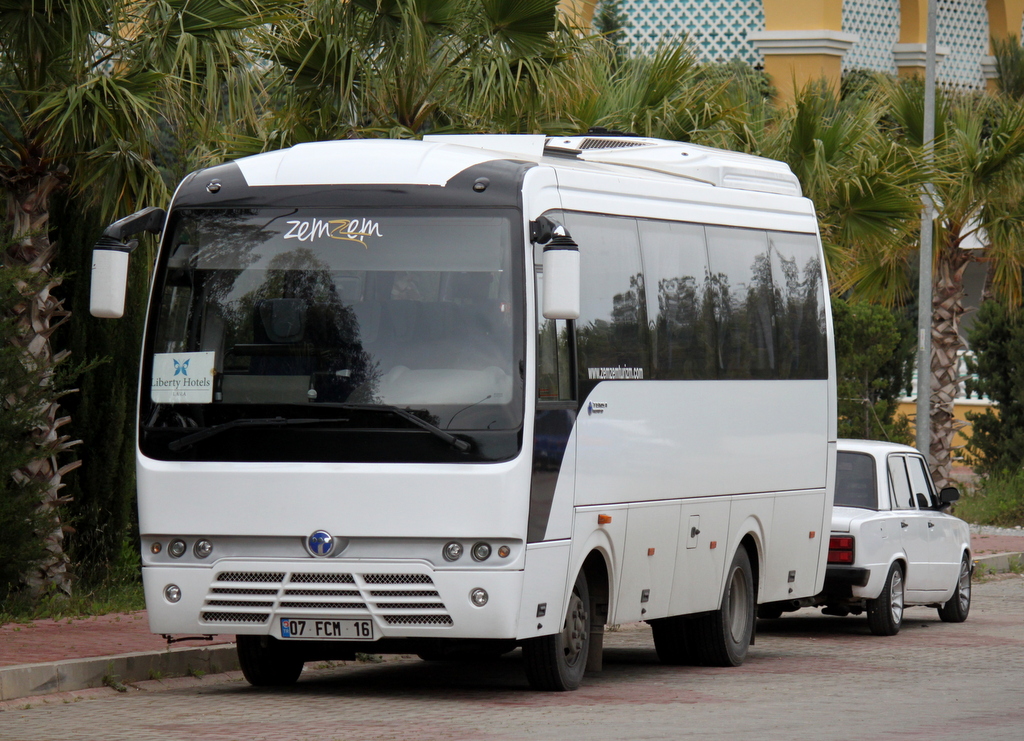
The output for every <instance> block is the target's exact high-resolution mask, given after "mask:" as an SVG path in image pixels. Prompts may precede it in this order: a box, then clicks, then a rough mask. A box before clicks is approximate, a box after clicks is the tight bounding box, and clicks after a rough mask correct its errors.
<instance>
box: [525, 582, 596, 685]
mask: <svg viewBox="0 0 1024 741" xmlns="http://www.w3.org/2000/svg"><path fill="white" fill-rule="evenodd" d="M592 614H593V611H592V609H591V605H590V590H589V589H588V588H587V577H586V574H584V573H583V572H582V571H581V572H580V574H579V576H577V577H576V583H575V584H574V585H573V588H572V594H571V595H569V605H568V606H567V608H566V610H565V619H564V620H563V621H562V629H561V630H560V631H559V632H558V633H555V634H554V635H547V636H540V637H538V638H531V639H529V640H527V641H524V642H523V663H524V665H525V667H526V678H527V679H528V680H529V682H530V686H531V687H532V688H533V689H535V690H540V691H543V692H566V691H570V690H574V689H576V688H577V687H579V686H580V682H581V681H582V679H583V673H584V671H586V668H587V654H588V653H589V651H590V621H591V615H592Z"/></svg>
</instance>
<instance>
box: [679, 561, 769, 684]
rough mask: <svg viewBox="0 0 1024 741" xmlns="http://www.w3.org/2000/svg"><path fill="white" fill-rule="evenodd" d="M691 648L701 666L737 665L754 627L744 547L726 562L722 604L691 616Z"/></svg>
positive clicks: (751, 578) (751, 585)
mask: <svg viewBox="0 0 1024 741" xmlns="http://www.w3.org/2000/svg"><path fill="white" fill-rule="evenodd" d="M691 625H692V629H693V639H692V641H691V643H690V648H691V650H692V652H693V656H694V659H695V660H696V663H697V664H699V665H701V666H739V665H740V664H742V663H743V660H744V659H746V658H747V649H748V648H750V638H751V636H752V634H753V631H754V576H753V570H752V569H751V567H750V557H749V556H748V555H747V550H746V549H745V548H740V549H739V550H738V551H736V555H735V556H734V557H733V559H732V565H730V566H729V571H728V577H727V579H726V582H725V594H723V595H722V606H721V607H720V608H719V609H717V610H715V611H714V612H709V613H705V614H703V615H697V616H695V617H693V618H692V623H691Z"/></svg>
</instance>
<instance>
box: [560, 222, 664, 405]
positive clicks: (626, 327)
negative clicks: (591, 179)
mask: <svg viewBox="0 0 1024 741" xmlns="http://www.w3.org/2000/svg"><path fill="white" fill-rule="evenodd" d="M565 226H566V228H568V230H569V232H570V234H572V236H573V239H574V240H575V241H576V243H577V244H579V246H580V318H579V319H578V320H577V322H576V342H577V350H578V358H579V367H580V370H579V372H580V384H581V385H580V396H581V398H586V396H587V393H588V392H589V391H590V389H591V388H593V386H595V385H596V384H597V383H598V382H599V381H601V380H603V379H604V378H611V377H615V378H618V379H627V380H628V379H635V378H637V376H638V375H639V376H640V377H642V378H649V377H650V361H649V358H650V352H649V349H648V342H649V332H648V326H647V306H646V303H647V299H646V288H645V284H644V273H643V266H642V264H641V261H640V245H639V241H638V239H637V224H636V219H631V218H622V217H616V216H595V215H593V214H580V213H566V214H565ZM619 369H621V371H620V370H619ZM609 374H613V375H609ZM614 374H617V375H614Z"/></svg>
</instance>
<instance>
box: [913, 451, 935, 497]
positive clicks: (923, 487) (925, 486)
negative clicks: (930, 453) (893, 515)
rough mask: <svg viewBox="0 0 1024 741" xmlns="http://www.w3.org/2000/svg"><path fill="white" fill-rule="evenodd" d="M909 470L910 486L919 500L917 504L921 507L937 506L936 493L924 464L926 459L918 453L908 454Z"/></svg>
mask: <svg viewBox="0 0 1024 741" xmlns="http://www.w3.org/2000/svg"><path fill="white" fill-rule="evenodd" d="M906 461H907V471H909V473H910V487H911V490H912V491H913V492H914V498H915V499H916V500H917V506H918V507H919V508H921V509H928V508H934V507H935V504H936V502H935V493H934V492H933V491H932V487H931V479H930V477H929V476H928V471H927V469H926V468H925V465H924V459H923V458H918V457H917V456H916V455H908V456H907V458H906Z"/></svg>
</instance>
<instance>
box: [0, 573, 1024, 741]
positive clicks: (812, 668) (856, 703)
mask: <svg viewBox="0 0 1024 741" xmlns="http://www.w3.org/2000/svg"><path fill="white" fill-rule="evenodd" d="M606 646H607V649H606V653H605V656H606V658H605V671H604V672H602V673H601V674H596V675H588V677H587V678H586V680H585V683H584V686H583V687H582V688H581V689H580V690H579V691H577V692H571V693H536V692H531V691H530V690H529V689H528V688H527V685H526V681H525V679H524V678H523V674H522V666H521V660H520V658H519V655H518V652H516V653H513V654H511V655H509V656H508V657H505V658H503V659H502V660H500V661H498V662H495V663H491V664H454V663H427V662H422V661H420V660H418V659H416V658H413V657H404V658H403V657H399V658H396V659H393V660H388V661H385V662H383V663H379V664H373V663H358V662H353V663H347V664H341V665H336V666H331V667H325V666H323V665H321V667H320V668H317V667H316V666H314V665H309V666H308V667H307V671H306V672H305V673H304V675H303V677H302V679H301V680H300V682H299V683H298V684H297V685H296V686H295V687H292V688H288V689H285V690H260V689H255V688H252V687H249V686H248V685H247V684H245V683H244V682H243V681H242V680H241V678H240V676H239V675H238V674H237V673H232V674H227V675H218V676H216V677H212V676H211V677H207V678H205V679H183V680H169V681H164V682H142V683H140V684H139V685H137V688H130V689H129V691H128V692H125V693H123V694H118V693H115V692H113V691H112V690H107V689H101V690H87V691H84V692H82V693H71V694H69V695H65V696H51V697H47V698H37V699H36V700H29V701H25V703H24V705H19V704H18V703H21V701H14V703H13V704H10V703H9V704H7V707H8V709H7V710H5V711H3V712H0V739H2V740H3V741H38V740H41V739H47V740H49V739H54V738H60V739H62V741H64V740H66V741H77V740H79V739H87V740H89V741H93V740H97V739H103V740H104V741H116V740H117V739H132V740H133V741H134V740H138V741H147V740H149V739H153V740H159V741H177V740H179V739H180V740H182V741H185V740H187V741H205V740H210V741H220V740H226V739H231V740H234V739H252V740H253V741H262V740H264V739H266V740H267V741H285V740H287V739H309V738H315V739H317V741H335V740H338V741H362V740H370V739H373V740H376V741H389V740H392V741H394V740H401V741H405V740H406V739H417V740H418V741H420V740H422V741H433V740H435V739H436V740H437V741H442V740H443V741H462V740H470V739H473V740H475V739H479V740H480V741H500V740H505V739H523V738H531V739H541V740H542V741H543V740H545V739H551V740H552V741H554V740H555V739H558V740H559V741H562V740H565V741H572V740H575V739H587V740H588V741H605V740H608V741H611V740H612V739H615V740H616V741H618V740H619V739H630V740H631V741H632V740H634V739H635V740H637V741H642V740H644V739H691V738H693V739H696V738H700V739H702V740H714V739H737V740H744V739H755V738H756V739H759V740H761V741H776V740H778V741H782V740H783V739H784V740H785V741H790V740H791V739H794V738H801V737H802V738H848V737H852V738H864V739H872V741H895V740H896V739H899V740H900V741H908V740H910V741H912V740H913V739H928V741H960V740H961V739H966V738H979V739H985V740H986V741H988V740H991V741H1021V739H1022V738H1024V702H1022V701H1021V687H1022V680H1024V578H1022V577H1021V576H1019V575H1016V574H1006V575H1001V576H999V577H996V578H993V579H991V580H989V581H986V582H984V583H981V584H976V585H975V589H974V595H973V606H972V609H971V614H970V617H969V618H968V620H967V622H966V623H963V624H947V623H942V622H940V621H939V620H938V617H937V615H936V613H935V610H932V609H926V608H912V609H910V610H908V611H907V615H906V619H905V623H904V627H903V630H902V631H901V632H900V634H899V635H897V636H894V637H891V638H878V637H875V636H872V635H870V633H869V632H868V629H867V623H866V620H865V619H864V618H863V617H860V618H857V617H848V618H829V617H825V616H821V615H820V613H818V612H817V611H812V610H805V611H801V612H800V613H797V614H796V615H794V616H787V617H784V618H782V619H781V620H776V621H762V622H760V623H759V632H758V636H757V643H756V645H755V646H754V647H753V648H752V649H751V653H750V656H749V658H748V660H747V663H745V664H744V665H743V666H741V667H738V668H734V669H717V668H715V669H713V668H695V667H666V666H661V665H660V664H658V662H657V657H656V655H655V653H654V649H653V644H652V642H651V637H650V631H649V629H648V628H647V627H646V626H644V625H642V624H637V625H631V626H624V627H623V628H622V629H621V630H618V631H613V632H610V633H609V634H608V635H607V642H606ZM26 706H28V709H24V708H25V707H26Z"/></svg>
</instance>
